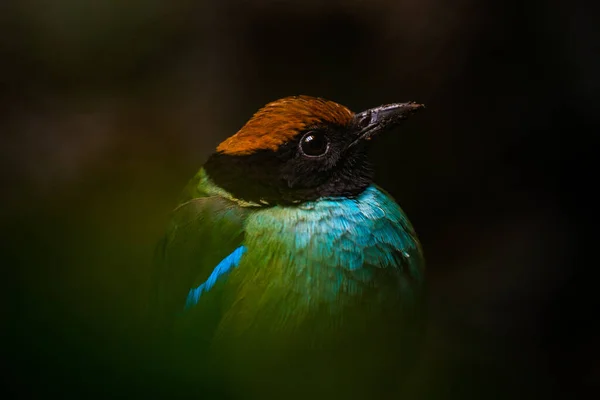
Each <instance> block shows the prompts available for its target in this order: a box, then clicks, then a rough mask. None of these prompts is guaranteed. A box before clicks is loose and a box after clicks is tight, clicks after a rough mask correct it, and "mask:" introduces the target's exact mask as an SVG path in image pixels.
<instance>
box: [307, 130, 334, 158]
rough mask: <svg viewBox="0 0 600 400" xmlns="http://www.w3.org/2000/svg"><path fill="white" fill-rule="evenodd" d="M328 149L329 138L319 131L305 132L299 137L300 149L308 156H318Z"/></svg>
mask: <svg viewBox="0 0 600 400" xmlns="http://www.w3.org/2000/svg"><path fill="white" fill-rule="evenodd" d="M327 150H329V140H327V137H326V136H325V134H323V133H321V132H315V131H311V132H307V133H306V134H305V135H304V136H303V137H302V139H300V151H301V152H302V154H304V155H305V156H308V157H320V156H323V155H325V153H327Z"/></svg>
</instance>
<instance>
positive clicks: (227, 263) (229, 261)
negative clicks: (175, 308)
mask: <svg viewBox="0 0 600 400" xmlns="http://www.w3.org/2000/svg"><path fill="white" fill-rule="evenodd" d="M245 252H246V246H240V247H238V248H237V249H235V250H234V251H233V252H232V253H231V254H229V255H228V256H227V257H225V258H224V259H223V260H221V262H220V263H219V264H218V265H217V266H216V267H215V269H213V271H212V272H211V274H210V276H209V277H208V279H207V280H206V282H204V283H202V284H201V285H200V286H198V287H196V288H194V289H190V291H189V293H188V296H187V300H186V301H185V309H186V310H187V309H189V308H191V307H193V306H195V305H196V304H198V300H199V299H200V295H201V294H202V293H204V292H208V291H209V290H210V289H212V287H213V286H214V285H215V283H216V282H217V280H218V279H219V278H220V277H221V276H223V275H227V274H228V273H229V271H231V269H232V268H235V267H237V266H238V265H239V263H240V260H241V259H242V256H243V255H244V253H245Z"/></svg>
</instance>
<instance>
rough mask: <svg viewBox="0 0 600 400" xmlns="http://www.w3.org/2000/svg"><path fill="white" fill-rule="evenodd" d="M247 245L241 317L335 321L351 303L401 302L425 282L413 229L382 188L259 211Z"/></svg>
mask: <svg viewBox="0 0 600 400" xmlns="http://www.w3.org/2000/svg"><path fill="white" fill-rule="evenodd" d="M245 246H246V248H247V252H246V253H245V255H244V257H243V258H242V260H241V263H240V265H239V267H238V268H237V269H236V270H235V271H233V272H232V274H231V276H230V277H229V279H228V280H229V282H228V286H229V288H230V289H231V292H230V296H229V297H230V299H231V304H232V309H235V310H236V311H235V314H236V315H238V316H239V315H240V314H244V315H247V316H249V315H250V314H256V313H261V314H264V315H269V316H270V317H269V318H271V320H273V319H275V320H279V321H281V322H282V323H285V322H286V321H288V319H289V318H290V317H291V316H293V317H294V320H301V319H302V316H303V315H305V316H306V315H310V314H314V313H315V312H323V313H329V314H335V313H338V312H340V311H341V310H343V309H344V308H345V307H346V306H347V305H348V304H350V303H356V302H362V303H364V302H365V301H366V302H379V301H386V297H394V296H399V295H401V291H402V290H404V289H403V287H404V286H407V285H409V281H411V280H413V279H415V278H416V279H418V277H419V275H420V270H419V269H420V267H421V265H420V260H419V259H420V252H419V245H418V242H417V239H416V237H415V235H414V233H413V231H412V227H411V226H410V223H409V222H408V220H407V219H406V217H405V215H404V214H403V212H402V210H401V209H400V207H399V206H398V205H397V204H396V203H395V202H394V201H393V199H391V198H390V197H389V196H388V195H386V194H385V193H384V192H382V191H381V190H379V189H378V188H376V187H374V186H371V187H369V188H367V189H366V190H365V192H363V193H362V194H361V195H360V196H359V197H357V198H355V199H347V198H345V199H322V200H319V201H314V202H309V203H304V204H302V205H299V206H296V207H273V208H268V209H265V210H261V211H258V212H255V213H253V214H252V215H251V216H249V218H248V220H247V223H246V237H245ZM246 308H247V310H246ZM252 318H253V317H252Z"/></svg>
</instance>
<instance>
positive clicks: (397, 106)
mask: <svg viewBox="0 0 600 400" xmlns="http://www.w3.org/2000/svg"><path fill="white" fill-rule="evenodd" d="M424 107H425V106H424V105H423V104H417V103H415V102H412V101H410V102H408V103H394V104H386V105H384V106H379V107H375V108H371V109H369V110H366V111H363V112H361V113H357V114H356V115H354V124H355V127H356V135H357V137H356V138H355V140H354V141H353V142H352V143H351V144H350V146H354V145H355V144H356V143H358V142H362V141H364V140H370V139H371V138H373V136H375V135H377V134H378V133H379V132H383V131H386V130H389V129H391V128H394V127H396V126H398V124H399V123H400V122H401V121H402V120H405V119H407V118H408V117H409V116H410V115H412V114H414V113H415V112H417V111H418V110H420V109H421V108H424ZM350 146H349V147H350Z"/></svg>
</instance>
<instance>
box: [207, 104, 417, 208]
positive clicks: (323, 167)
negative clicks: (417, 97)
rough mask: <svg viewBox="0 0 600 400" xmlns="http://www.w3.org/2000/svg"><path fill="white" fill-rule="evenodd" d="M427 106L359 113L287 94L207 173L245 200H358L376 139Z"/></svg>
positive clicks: (220, 151)
mask: <svg viewBox="0 0 600 400" xmlns="http://www.w3.org/2000/svg"><path fill="white" fill-rule="evenodd" d="M422 107H423V106H422V105H421V104H416V103H412V102H409V103H397V104H389V105H384V106H380V107H376V108H372V109H369V110H366V111H363V112H361V113H357V114H355V113H353V112H352V111H350V110H349V109H348V108H346V107H344V106H342V105H340V104H337V103H334V102H332V101H328V100H324V99H321V98H316V97H309V96H292V97H286V98H283V99H280V100H276V101H274V102H271V103H269V104H267V105H266V106H264V107H263V108H261V109H260V110H259V111H258V112H256V114H254V116H253V117H252V118H251V119H250V120H249V121H248V122H247V123H246V125H244V126H243V127H242V129H240V130H239V131H238V132H237V133H236V134H235V135H233V136H231V137H229V138H228V139H226V140H225V141H224V142H222V143H221V144H220V145H219V146H218V147H217V151H216V153H214V154H213V155H212V156H211V157H210V158H209V159H208V161H207V162H206V164H205V166H204V168H205V170H206V172H207V173H208V175H209V176H210V177H211V178H212V180H213V182H215V183H216V184H217V185H218V186H220V187H222V188H223V189H225V190H227V191H228V192H230V193H231V194H232V195H233V196H234V197H236V198H239V199H242V200H246V201H252V202H257V203H262V204H271V205H272V204H294V203H300V202H303V201H310V200H316V199H318V198H321V197H340V196H344V197H353V196H356V195H358V194H360V193H361V192H362V191H363V190H364V189H365V188H366V187H367V186H369V184H370V183H371V182H372V175H373V173H372V168H371V166H370V163H369V160H368V158H367V154H366V151H367V148H368V144H369V143H370V142H369V141H370V139H371V138H373V137H374V136H376V135H377V134H378V133H380V132H382V131H385V130H388V129H390V128H392V127H395V126H396V125H398V123H399V122H400V121H401V120H403V119H406V118H407V117H408V116H409V115H411V114H412V113H414V112H415V111H417V110H418V109H420V108H422Z"/></svg>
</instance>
